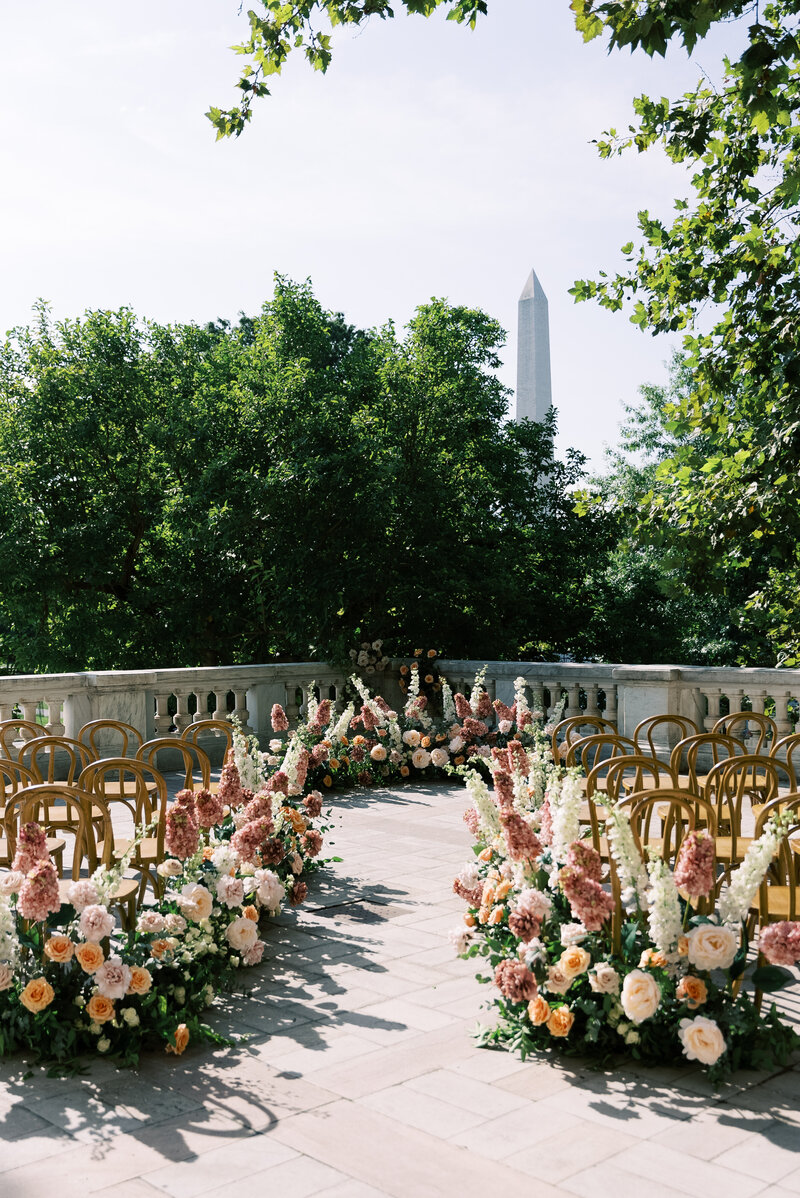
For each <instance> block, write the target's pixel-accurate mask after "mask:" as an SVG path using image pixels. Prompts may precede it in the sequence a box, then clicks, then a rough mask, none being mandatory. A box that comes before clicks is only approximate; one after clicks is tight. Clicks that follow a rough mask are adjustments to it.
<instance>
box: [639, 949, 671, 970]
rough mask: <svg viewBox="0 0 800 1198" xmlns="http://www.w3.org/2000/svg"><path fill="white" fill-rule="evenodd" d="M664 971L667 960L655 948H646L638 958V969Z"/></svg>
mask: <svg viewBox="0 0 800 1198" xmlns="http://www.w3.org/2000/svg"><path fill="white" fill-rule="evenodd" d="M648 966H649V967H650V968H651V969H666V968H667V958H666V957H665V956H664V954H663V953H662V952H659V950H658V949H655V948H646V949H645V950H644V952H643V953H642V955H641V957H640V958H639V968H640V969H646V968H647V967H648Z"/></svg>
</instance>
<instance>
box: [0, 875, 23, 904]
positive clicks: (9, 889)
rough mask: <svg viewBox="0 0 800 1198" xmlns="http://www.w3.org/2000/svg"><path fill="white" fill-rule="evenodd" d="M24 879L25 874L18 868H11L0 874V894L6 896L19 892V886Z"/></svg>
mask: <svg viewBox="0 0 800 1198" xmlns="http://www.w3.org/2000/svg"><path fill="white" fill-rule="evenodd" d="M24 881H25V876H24V874H21V873H20V871H19V870H18V869H15V870H11V871H10V872H9V873H6V874H0V894H2V895H4V896H6V897H8V895H11V894H19V891H20V887H21V886H22V883H23V882H24Z"/></svg>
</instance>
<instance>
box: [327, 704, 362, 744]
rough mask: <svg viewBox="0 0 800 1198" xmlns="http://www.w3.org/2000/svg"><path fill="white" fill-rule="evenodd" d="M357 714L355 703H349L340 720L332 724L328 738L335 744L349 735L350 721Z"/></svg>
mask: <svg viewBox="0 0 800 1198" xmlns="http://www.w3.org/2000/svg"><path fill="white" fill-rule="evenodd" d="M355 714H356V708H355V704H354V703H348V704H347V707H345V709H344V711H343V712H342V714H341V715H340V716H339V718H338V720H336V722H335V723H333V724H331V726H330V728H329V729H328V735H327V738H326V739H327V740H329V741H331V742H332V743H333V745H334V746H335V745H336V744H338V742H339V741H341V740H342V739H343V738H344V737H345V736H347V734H348V732H349V731H350V721H351V720H352V718H353V716H354V715H355Z"/></svg>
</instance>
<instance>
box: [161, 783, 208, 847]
mask: <svg viewBox="0 0 800 1198" xmlns="http://www.w3.org/2000/svg"><path fill="white" fill-rule="evenodd" d="M164 843H165V845H166V848H167V852H168V853H169V854H170V856H172V857H177V858H178V859H179V860H180V861H185V860H186V858H187V857H192V856H193V855H194V854H195V853H196V852H197V849H198V847H199V845H200V825H199V821H198V818H197V808H196V807H195V805H194V795H193V793H192V791H191V790H180V791H178V793H177V795H176V796H175V802H174V803H173V805H172V806H171V807H170V809H169V811H168V812H167V818H166V829H165V833H164Z"/></svg>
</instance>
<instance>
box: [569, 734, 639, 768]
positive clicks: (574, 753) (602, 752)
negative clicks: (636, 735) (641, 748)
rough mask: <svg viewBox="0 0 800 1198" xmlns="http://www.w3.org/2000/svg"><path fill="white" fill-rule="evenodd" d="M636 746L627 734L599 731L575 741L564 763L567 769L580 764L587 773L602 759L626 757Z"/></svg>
mask: <svg viewBox="0 0 800 1198" xmlns="http://www.w3.org/2000/svg"><path fill="white" fill-rule="evenodd" d="M635 748H636V746H635V745H634V743H633V741H632V740H629V739H628V737H627V736H617V735H615V734H614V733H611V732H599V733H597V734H596V735H595V736H583V737H581V739H580V740H576V741H573V743H572V744H571V745H570V747H569V751H568V752H567V756H566V760H565V762H564V764H565V765H566V767H567V769H570V768H571V767H573V766H576V765H577V766H580V768H581V769H582V770H583V772H584V773H585V774H589V773H590V772H591V771H592V770H593V769H595V767H596V766H598V765H599V764H600V763H601V761H603V760H607V759H609V758H613V757H625V756H627V755H628V754H630V753H633V752H634V749H635Z"/></svg>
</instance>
